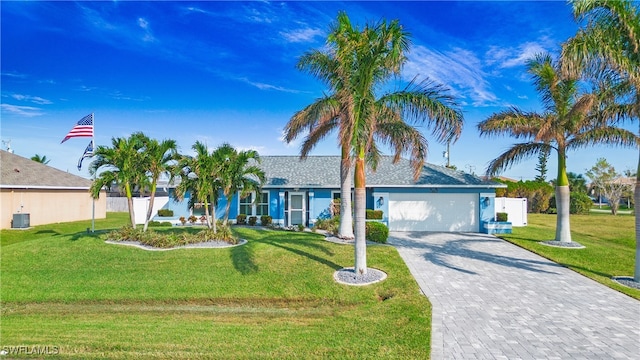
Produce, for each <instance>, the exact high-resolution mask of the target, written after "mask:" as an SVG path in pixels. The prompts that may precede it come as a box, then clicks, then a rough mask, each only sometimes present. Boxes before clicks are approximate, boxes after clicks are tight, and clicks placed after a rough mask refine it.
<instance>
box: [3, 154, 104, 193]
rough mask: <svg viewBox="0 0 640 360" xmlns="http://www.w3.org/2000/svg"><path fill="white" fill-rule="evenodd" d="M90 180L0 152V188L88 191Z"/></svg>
mask: <svg viewBox="0 0 640 360" xmlns="http://www.w3.org/2000/svg"><path fill="white" fill-rule="evenodd" d="M90 186H91V180H88V179H85V178H83V177H80V176H77V175H73V174H69V173H67V172H64V171H62V170H58V169H56V168H53V167H51V166H48V165H45V164H41V163H39V162H37V161H33V160H31V159H27V158H24V157H22V156H19V155H15V154H12V153H10V152H7V151H4V150H0V188H3V189H68V190H79V189H89V187H90Z"/></svg>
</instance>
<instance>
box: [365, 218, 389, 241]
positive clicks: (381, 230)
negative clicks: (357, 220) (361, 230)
mask: <svg viewBox="0 0 640 360" xmlns="http://www.w3.org/2000/svg"><path fill="white" fill-rule="evenodd" d="M365 227H366V232H365V234H366V238H367V240H369V241H374V242H377V243H381V244H386V243H387V238H388V237H389V228H388V227H387V225H385V224H384V223H381V222H377V221H368V222H367V223H366V224H365Z"/></svg>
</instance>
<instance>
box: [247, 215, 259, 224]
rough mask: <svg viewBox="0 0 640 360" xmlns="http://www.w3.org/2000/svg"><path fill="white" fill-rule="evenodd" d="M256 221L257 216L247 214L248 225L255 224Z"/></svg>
mask: <svg viewBox="0 0 640 360" xmlns="http://www.w3.org/2000/svg"><path fill="white" fill-rule="evenodd" d="M257 222H258V218H257V217H255V216H249V225H251V226H255V225H256V223H257Z"/></svg>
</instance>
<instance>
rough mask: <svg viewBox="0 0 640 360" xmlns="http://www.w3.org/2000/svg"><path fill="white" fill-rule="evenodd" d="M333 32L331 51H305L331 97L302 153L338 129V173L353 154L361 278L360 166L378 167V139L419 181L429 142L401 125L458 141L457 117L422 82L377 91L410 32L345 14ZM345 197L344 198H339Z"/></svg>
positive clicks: (400, 57) (400, 58)
mask: <svg viewBox="0 0 640 360" xmlns="http://www.w3.org/2000/svg"><path fill="white" fill-rule="evenodd" d="M332 29H333V30H332V32H331V33H330V35H329V37H328V45H329V51H328V52H326V53H324V56H321V54H323V53H321V52H320V51H314V52H312V53H310V54H313V56H316V58H317V59H318V61H317V63H312V67H311V69H312V70H313V71H315V73H314V74H315V75H316V76H317V77H320V78H322V79H327V80H326V81H325V82H326V83H327V85H328V86H329V88H330V89H331V91H332V94H331V95H329V96H326V97H325V98H324V99H321V100H320V101H317V102H316V103H317V104H318V105H319V106H318V107H317V111H318V113H319V114H321V113H324V114H323V115H324V116H317V117H316V116H314V117H315V118H316V119H320V120H322V121H318V122H317V123H313V124H314V126H315V127H310V133H309V136H308V137H307V140H305V143H304V144H303V151H304V150H305V147H306V146H307V145H308V144H310V143H313V142H314V140H315V139H321V138H323V137H324V136H326V135H327V134H328V133H329V132H330V130H332V129H337V130H338V142H339V144H340V148H341V153H342V158H343V163H342V164H343V165H342V166H341V167H342V168H344V163H345V161H344V160H345V159H348V161H349V162H351V161H352V160H351V157H353V161H354V162H355V169H354V188H355V196H354V213H355V271H356V273H358V274H365V273H366V272H367V258H366V240H365V207H366V202H365V193H366V190H365V189H366V178H365V167H366V163H369V164H370V165H371V167H372V168H373V169H375V167H376V165H377V162H378V160H379V158H380V155H381V151H380V150H379V148H378V147H377V144H376V142H379V143H382V144H383V145H385V146H388V147H390V148H391V149H392V150H393V151H394V153H395V156H394V161H399V160H400V158H401V156H402V154H404V153H407V152H408V153H409V154H410V158H411V164H412V165H413V168H414V177H415V178H418V177H419V175H420V171H421V169H422V166H423V164H424V161H425V158H426V154H427V147H428V146H427V141H426V139H425V137H424V136H423V135H422V133H421V132H420V131H418V130H417V129H416V128H414V127H413V126H411V125H409V124H408V123H406V122H405V120H410V121H411V122H414V123H425V122H427V125H429V127H431V126H432V132H433V134H434V135H435V136H436V137H437V138H438V140H441V141H446V140H447V139H453V140H455V139H457V137H458V136H459V134H460V132H461V129H462V114H461V112H460V111H459V110H457V109H456V104H455V102H454V101H453V99H452V98H451V97H449V96H447V95H446V94H445V91H444V89H443V88H442V87H439V86H433V84H431V83H428V82H422V83H414V82H412V83H410V84H409V85H408V86H407V87H406V88H405V89H403V90H400V91H395V92H389V93H384V94H382V95H379V94H377V93H376V92H377V91H379V89H380V88H382V87H383V86H384V85H385V84H386V83H387V82H388V81H389V80H390V79H392V78H393V77H394V76H397V75H399V74H400V71H401V68H402V65H403V64H404V63H405V62H406V56H405V53H406V52H407V51H408V48H409V35H408V33H406V32H405V31H404V30H403V29H402V27H401V26H400V24H399V23H398V22H397V21H392V22H386V21H380V22H378V23H377V24H372V25H366V26H365V27H364V28H363V29H362V30H359V29H357V28H355V27H353V26H352V24H351V22H350V21H349V18H348V16H347V15H346V14H345V13H340V14H339V15H338V19H337V22H336V23H335V24H334V25H333V27H332ZM322 64H324V67H323V66H322ZM312 107H313V105H311V107H308V108H307V109H312ZM303 111H304V110H303ZM313 111H316V110H313ZM346 198H347V196H344V195H343V200H345V199H346ZM349 210H350V209H349ZM349 210H348V211H349Z"/></svg>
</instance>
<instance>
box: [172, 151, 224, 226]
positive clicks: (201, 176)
mask: <svg viewBox="0 0 640 360" xmlns="http://www.w3.org/2000/svg"><path fill="white" fill-rule="evenodd" d="M191 148H192V149H193V150H194V151H195V152H196V156H195V157H191V156H184V157H182V158H181V159H180V161H179V163H178V165H177V167H178V168H179V169H180V178H181V181H180V183H179V184H178V186H176V188H175V192H174V196H175V198H176V199H177V200H179V201H182V200H184V197H185V195H186V194H187V193H189V194H190V195H191V199H190V204H189V205H190V207H194V206H195V205H196V202H199V203H202V204H203V205H204V212H205V217H206V218H207V226H208V227H209V228H210V229H213V231H214V232H216V231H217V228H216V217H215V207H216V205H217V203H218V201H217V200H218V193H219V191H220V188H221V186H220V181H219V179H218V178H219V175H218V173H219V164H217V162H216V161H215V158H214V157H213V154H211V153H209V150H208V149H207V146H206V145H205V144H203V143H201V142H200V141H196V143H195V144H193V146H192V147H191ZM210 204H211V205H212V206H213V211H212V216H213V219H212V220H211V221H209V218H210V214H209V205H210Z"/></svg>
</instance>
